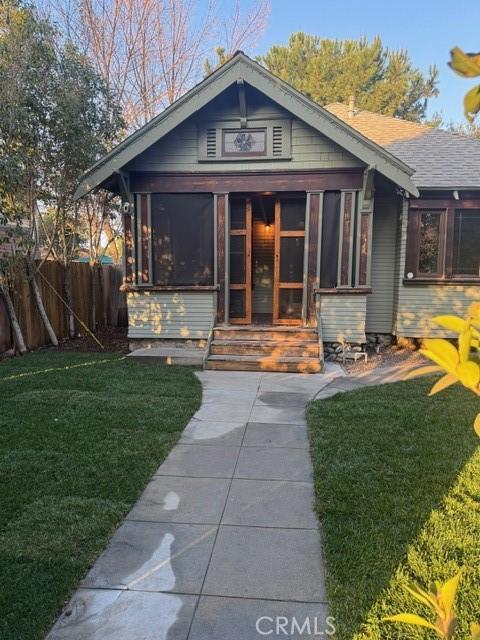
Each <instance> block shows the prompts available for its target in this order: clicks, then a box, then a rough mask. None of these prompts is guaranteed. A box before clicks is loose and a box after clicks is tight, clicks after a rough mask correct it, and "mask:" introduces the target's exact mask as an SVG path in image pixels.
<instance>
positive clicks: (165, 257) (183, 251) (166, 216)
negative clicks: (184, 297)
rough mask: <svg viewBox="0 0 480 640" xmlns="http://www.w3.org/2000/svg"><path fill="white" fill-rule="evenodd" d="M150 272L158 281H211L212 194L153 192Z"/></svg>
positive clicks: (183, 283) (179, 283)
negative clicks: (151, 264) (151, 267)
mask: <svg viewBox="0 0 480 640" xmlns="http://www.w3.org/2000/svg"><path fill="white" fill-rule="evenodd" d="M151 212H152V233H153V250H152V251H153V256H152V257H153V275H154V283H155V284H157V285H163V286H166V285H172V286H191V285H198V286H207V285H212V284H213V259H214V257H213V196H211V195H208V194H160V193H156V194H152V200H151Z"/></svg>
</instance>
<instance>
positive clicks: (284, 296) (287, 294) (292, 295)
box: [278, 289, 303, 320]
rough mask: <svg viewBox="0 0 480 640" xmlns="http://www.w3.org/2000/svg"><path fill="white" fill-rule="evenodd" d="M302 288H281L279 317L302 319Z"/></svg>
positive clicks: (283, 318)
mask: <svg viewBox="0 0 480 640" xmlns="http://www.w3.org/2000/svg"><path fill="white" fill-rule="evenodd" d="M302 296H303V290H302V289H279V295H278V317H279V318H281V319H282V320H301V318H302Z"/></svg>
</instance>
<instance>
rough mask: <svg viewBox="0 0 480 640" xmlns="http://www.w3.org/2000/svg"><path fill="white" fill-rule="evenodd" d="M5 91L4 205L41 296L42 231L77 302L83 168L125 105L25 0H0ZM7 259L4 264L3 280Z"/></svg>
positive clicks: (0, 131)
mask: <svg viewBox="0 0 480 640" xmlns="http://www.w3.org/2000/svg"><path fill="white" fill-rule="evenodd" d="M0 95H1V96H2V100H0V212H1V213H2V214H3V216H4V217H6V218H7V220H8V221H9V222H10V228H12V227H13V228H18V229H19V230H21V231H22V236H21V238H19V239H18V243H17V244H19V246H20V248H21V250H23V254H24V256H25V258H26V259H27V266H28V275H29V280H30V282H31V284H32V287H33V288H34V295H35V298H36V299H38V300H39V302H40V303H41V300H40V298H39V296H37V295H36V294H37V293H38V290H37V291H36V292H35V287H36V282H35V275H36V269H35V265H34V264H33V258H34V257H35V256H36V253H37V249H38V246H39V239H40V230H41V231H43V233H44V235H46V236H47V238H48V244H49V247H48V249H47V251H46V253H47V255H49V254H51V253H53V255H54V256H55V257H56V258H57V259H59V260H61V262H62V263H63V264H64V266H65V270H66V274H65V275H66V277H65V291H64V294H65V298H66V300H67V304H68V307H69V309H71V308H72V304H71V302H72V301H71V293H70V287H69V273H68V267H69V263H70V261H71V259H72V257H74V255H75V251H76V244H75V243H76V240H77V238H78V233H77V229H78V228H79V223H80V220H79V209H78V205H77V204H76V203H74V202H73V194H74V191H75V188H76V185H77V180H78V177H79V175H80V174H81V173H82V172H83V171H84V170H85V169H86V168H87V167H88V166H90V165H91V164H92V163H93V162H95V160H97V159H98V158H99V157H100V155H102V154H103V153H105V151H106V150H107V149H108V148H110V147H111V145H112V140H113V138H114V137H115V136H116V135H117V132H118V130H119V128H120V127H121V120H120V117H119V108H118V106H117V104H116V100H115V99H114V97H113V96H112V95H111V93H110V92H109V90H108V89H107V86H106V83H105V81H104V79H103V78H102V77H101V76H100V75H99V74H98V73H97V72H96V71H95V70H94V68H93V66H92V63H91V62H90V61H89V59H88V58H87V56H86V55H84V54H81V53H80V52H79V51H78V50H77V49H76V48H75V47H74V46H73V45H72V44H71V43H70V42H68V41H64V39H63V38H62V36H61V34H60V33H59V32H58V31H57V30H56V29H55V28H54V27H53V26H52V24H51V23H50V22H49V21H48V20H47V19H44V18H40V17H39V16H38V15H37V14H36V13H35V11H34V10H33V8H32V7H30V6H29V5H26V4H24V3H22V2H21V1H20V0H0ZM47 212H48V214H49V216H50V217H51V219H53V224H52V225H50V226H48V225H44V224H43V218H44V215H45V214H46V213H47ZM9 266H10V265H6V266H5V265H4V268H2V265H0V279H2V278H3V282H5V281H6V277H5V274H6V273H7V272H8V267H9ZM2 274H3V276H2ZM5 291H6V289H5V288H3V289H2V293H3V295H4V296H5V295H6V294H5ZM40 307H42V305H41V304H40ZM40 307H39V312H40V314H41V315H42V319H44V322H45V323H46V322H47V321H48V318H46V314H45V313H44V310H43V311H42V308H40ZM46 326H47V325H46ZM47 329H48V327H47ZM50 329H51V327H50ZM69 329H70V333H71V334H72V333H73V329H74V326H73V317H72V315H70V322H69ZM52 333H53V332H52ZM53 337H54V336H53ZM52 341H53V339H52Z"/></svg>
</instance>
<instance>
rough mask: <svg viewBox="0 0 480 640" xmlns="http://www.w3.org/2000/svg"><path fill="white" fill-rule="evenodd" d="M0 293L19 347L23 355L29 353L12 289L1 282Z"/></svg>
mask: <svg viewBox="0 0 480 640" xmlns="http://www.w3.org/2000/svg"><path fill="white" fill-rule="evenodd" d="M0 293H1V294H2V295H3V298H4V300H5V304H6V306H7V313H8V318H9V320H10V324H11V326H12V330H13V335H14V338H15V342H16V344H17V349H18V351H19V352H20V353H21V355H22V356H23V355H24V354H25V353H27V351H28V349H27V347H26V345H25V340H24V339H23V335H22V330H21V328H20V324H19V322H18V319H17V314H16V313H15V307H14V306H13V302H12V298H11V297H10V291H9V290H8V287H7V286H6V285H5V284H4V283H3V282H0Z"/></svg>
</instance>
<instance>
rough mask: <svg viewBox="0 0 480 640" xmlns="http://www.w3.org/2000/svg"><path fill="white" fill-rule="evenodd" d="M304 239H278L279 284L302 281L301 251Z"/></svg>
mask: <svg viewBox="0 0 480 640" xmlns="http://www.w3.org/2000/svg"><path fill="white" fill-rule="evenodd" d="M304 245H305V238H304V237H303V236H302V237H300V238H295V237H291V236H286V237H281V238H280V282H302V281H303V249H304Z"/></svg>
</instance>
